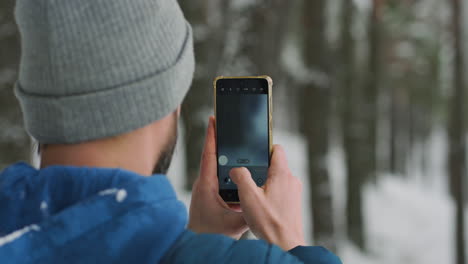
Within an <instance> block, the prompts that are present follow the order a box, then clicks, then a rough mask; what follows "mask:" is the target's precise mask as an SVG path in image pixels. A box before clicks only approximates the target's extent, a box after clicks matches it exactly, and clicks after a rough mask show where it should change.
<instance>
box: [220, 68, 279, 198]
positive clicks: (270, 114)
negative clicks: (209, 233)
mask: <svg viewBox="0 0 468 264" xmlns="http://www.w3.org/2000/svg"><path fill="white" fill-rule="evenodd" d="M221 79H265V80H267V82H268V144H269V150H270V159H271V153H272V151H273V100H272V95H273V91H272V90H273V89H272V88H273V80H272V79H271V77H270V76H268V75H261V76H218V77H216V78H215V79H214V81H213V93H214V97H213V98H214V112H215V120H216V83H217V82H218V80H221ZM215 133H217V130H215ZM216 138H218V137H217V136H216ZM227 203H237V204H238V203H239V202H233V201H229V202H227Z"/></svg>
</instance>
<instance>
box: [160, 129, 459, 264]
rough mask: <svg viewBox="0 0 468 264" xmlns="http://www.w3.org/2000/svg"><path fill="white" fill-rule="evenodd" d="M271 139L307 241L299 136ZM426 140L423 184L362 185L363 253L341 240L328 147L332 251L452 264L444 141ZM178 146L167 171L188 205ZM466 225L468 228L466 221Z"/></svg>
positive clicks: (340, 198)
mask: <svg viewBox="0 0 468 264" xmlns="http://www.w3.org/2000/svg"><path fill="white" fill-rule="evenodd" d="M273 138H274V143H276V144H281V145H283V147H284V148H285V151H286V154H287V156H288V162H289V166H290V168H291V171H292V173H293V174H294V175H295V176H296V177H299V178H300V179H301V180H302V182H303V185H304V188H303V190H304V192H303V203H304V224H305V233H306V236H307V241H308V242H309V243H311V244H312V241H313V238H312V236H311V234H310V233H311V232H310V230H311V226H310V224H309V223H310V219H311V216H310V212H309V205H310V202H309V199H308V197H309V188H308V184H307V178H306V177H305V175H306V171H307V164H306V149H305V144H304V139H303V138H302V137H301V136H298V135H297V134H293V133H290V132H286V131H282V130H275V131H274V133H273ZM432 141H433V142H434V143H433V145H432V146H430V148H429V149H430V151H431V152H432V153H434V154H431V158H430V164H431V166H432V167H431V168H430V171H431V175H429V176H430V177H428V178H427V179H428V182H429V183H428V184H422V181H423V179H424V177H421V176H418V177H403V176H395V175H380V177H379V181H378V183H377V184H376V185H368V186H366V188H365V189H364V194H363V197H364V215H365V225H366V231H367V233H366V237H367V244H368V246H369V250H368V252H367V253H363V252H361V251H360V250H359V249H357V248H356V247H354V246H353V245H352V244H351V243H350V242H348V241H347V240H346V239H345V229H344V205H345V200H344V199H345V197H346V193H345V172H344V164H343V153H342V150H341V149H340V148H338V147H336V146H335V147H332V148H331V149H330V153H329V157H328V161H329V162H328V164H329V167H330V174H331V176H332V191H333V193H334V195H333V199H334V201H333V203H334V206H335V208H334V214H335V223H336V227H337V232H338V234H337V237H338V238H339V245H338V255H339V256H340V257H341V259H342V260H343V262H344V263H360V264H367V263H379V264H396V263H399V264H406V263H408V264H410V263H411V264H436V263H437V264H440V263H453V247H454V243H453V241H452V240H453V238H452V236H453V232H454V230H453V228H454V224H453V214H454V211H453V206H452V201H451V199H450V198H449V197H448V195H447V194H446V192H445V191H443V190H444V186H441V185H443V184H444V177H446V176H445V174H444V172H443V167H442V168H441V166H443V160H442V159H443V155H444V151H442V150H441V149H443V145H444V144H443V142H442V141H443V136H441V135H440V134H436V135H435V136H434V137H433V140H432ZM184 145H185V142H184V140H183V137H182V135H180V136H179V143H178V146H177V148H176V152H175V155H174V160H173V164H172V166H171V169H170V170H169V173H168V175H169V179H170V180H171V182H172V183H173V184H174V186H175V188H176V190H177V193H178V196H179V198H180V199H181V200H182V201H183V202H184V203H185V204H186V205H187V208H188V205H189V203H190V193H189V192H187V191H184V190H183V186H184V181H185V172H184V171H183V169H182V168H184V164H185V158H184V155H185V153H184V148H183V146H184ZM437 165H438V166H437ZM434 166H436V167H434ZM467 220H468V214H467ZM466 225H467V226H468V221H467V223H466ZM466 237H468V234H467V236H466Z"/></svg>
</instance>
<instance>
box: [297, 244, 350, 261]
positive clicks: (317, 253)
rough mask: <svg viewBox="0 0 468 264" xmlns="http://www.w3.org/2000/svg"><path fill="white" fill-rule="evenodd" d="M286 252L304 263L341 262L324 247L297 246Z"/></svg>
mask: <svg viewBox="0 0 468 264" xmlns="http://www.w3.org/2000/svg"><path fill="white" fill-rule="evenodd" d="M288 252H289V254H291V255H293V256H296V257H297V258H298V259H300V260H301V261H302V262H304V263H317V264H341V260H340V258H338V256H336V255H335V254H333V253H332V252H330V251H328V250H327V249H325V248H324V247H303V246H297V247H295V248H293V249H291V250H289V251H288Z"/></svg>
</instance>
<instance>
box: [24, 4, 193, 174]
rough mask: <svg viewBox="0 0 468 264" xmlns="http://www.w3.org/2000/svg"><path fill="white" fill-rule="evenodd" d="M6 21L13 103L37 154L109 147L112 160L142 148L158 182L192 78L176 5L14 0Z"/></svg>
mask: <svg viewBox="0 0 468 264" xmlns="http://www.w3.org/2000/svg"><path fill="white" fill-rule="evenodd" d="M16 19H17V23H18V26H19V28H20V33H21V40H22V56H21V63H20V72H19V80H18V82H17V84H16V87H15V93H16V95H17V97H18V99H19V101H20V103H21V107H22V109H23V115H24V119H25V125H26V129H27V131H28V132H29V134H30V135H31V136H32V137H33V138H35V139H36V140H37V141H38V142H39V143H40V144H41V145H45V146H46V147H45V151H47V150H48V149H54V148H57V149H61V151H60V153H62V154H61V155H64V154H63V152H67V151H68V152H71V151H75V153H78V152H79V151H82V149H86V150H87V151H88V152H89V151H90V149H92V150H93V151H96V150H97V149H98V150H101V149H105V147H107V148H110V144H109V142H113V143H114V145H115V146H118V145H119V144H120V146H125V147H121V148H118V149H117V148H116V149H114V150H115V151H117V150H120V151H122V150H125V149H130V148H129V147H128V146H126V144H127V142H136V143H135V144H136V145H138V144H141V143H137V141H138V140H139V139H141V138H145V139H146V140H150V141H151V142H147V144H146V148H149V147H155V148H158V149H156V150H154V151H155V154H151V156H153V157H152V158H153V159H156V160H157V161H159V162H156V161H153V163H154V164H153V165H154V166H155V168H156V170H157V171H159V172H164V169H165V167H166V166H165V165H164V164H168V162H169V161H170V155H171V153H172V151H173V148H174V144H175V141H176V127H177V119H178V115H179V114H178V113H179V110H178V109H179V106H180V104H181V102H182V100H183V98H184V96H185V94H186V93H187V90H188V89H189V86H190V83H191V80H192V76H193V70H194V58H193V44H192V33H191V28H190V25H189V24H188V23H187V22H186V20H185V18H184V16H183V14H182V12H181V10H180V8H179V6H178V4H177V1H175V0H135V1H127V0H78V1H54V0H40V1H36V0H18V1H17V6H16ZM135 135H138V136H139V137H138V136H135ZM150 137H152V138H151V139H150ZM153 138H154V139H153ZM139 147H140V153H145V154H147V155H150V153H149V152H146V151H145V150H144V149H141V148H143V146H142V145H141V146H140V145H139ZM111 149H113V148H111ZM78 150H79V151H78ZM77 151H78V152H77ZM132 151H137V150H132ZM80 153H81V152H80ZM127 158H132V157H127ZM135 158H137V157H135Z"/></svg>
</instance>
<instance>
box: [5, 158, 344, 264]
mask: <svg viewBox="0 0 468 264" xmlns="http://www.w3.org/2000/svg"><path fill="white" fill-rule="evenodd" d="M186 223H187V213H186V208H185V206H184V205H183V204H182V203H181V202H180V201H178V200H177V198H176V195H175V193H174V190H173V189H172V186H171V184H170V183H169V181H168V180H167V179H166V177H164V176H163V175H155V176H154V177H142V176H140V175H137V174H135V173H132V172H129V171H125V170H120V169H102V168H99V169H98V168H83V167H67V166H51V167H47V168H44V169H41V170H37V169H35V168H33V167H31V166H29V165H28V164H26V163H17V164H15V165H12V166H10V167H8V168H6V169H5V170H3V171H2V172H1V174H0V263H2V264H6V263H18V264H20V263H48V264H51V263H52V264H53V263H67V264H71V263H137V264H139V263H152V264H154V263H316V264H325V263H326V264H339V263H341V262H340V260H339V259H338V257H336V256H335V255H334V254H333V253H331V252H329V251H327V250H326V249H324V248H322V247H296V248H294V249H292V250H290V251H289V252H285V251H283V250H281V249H280V248H279V247H277V246H275V245H272V244H267V243H266V242H264V241H261V240H241V241H236V240H233V239H231V238H229V237H226V236H223V235H216V234H195V233H193V232H191V231H189V230H187V229H186Z"/></svg>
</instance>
